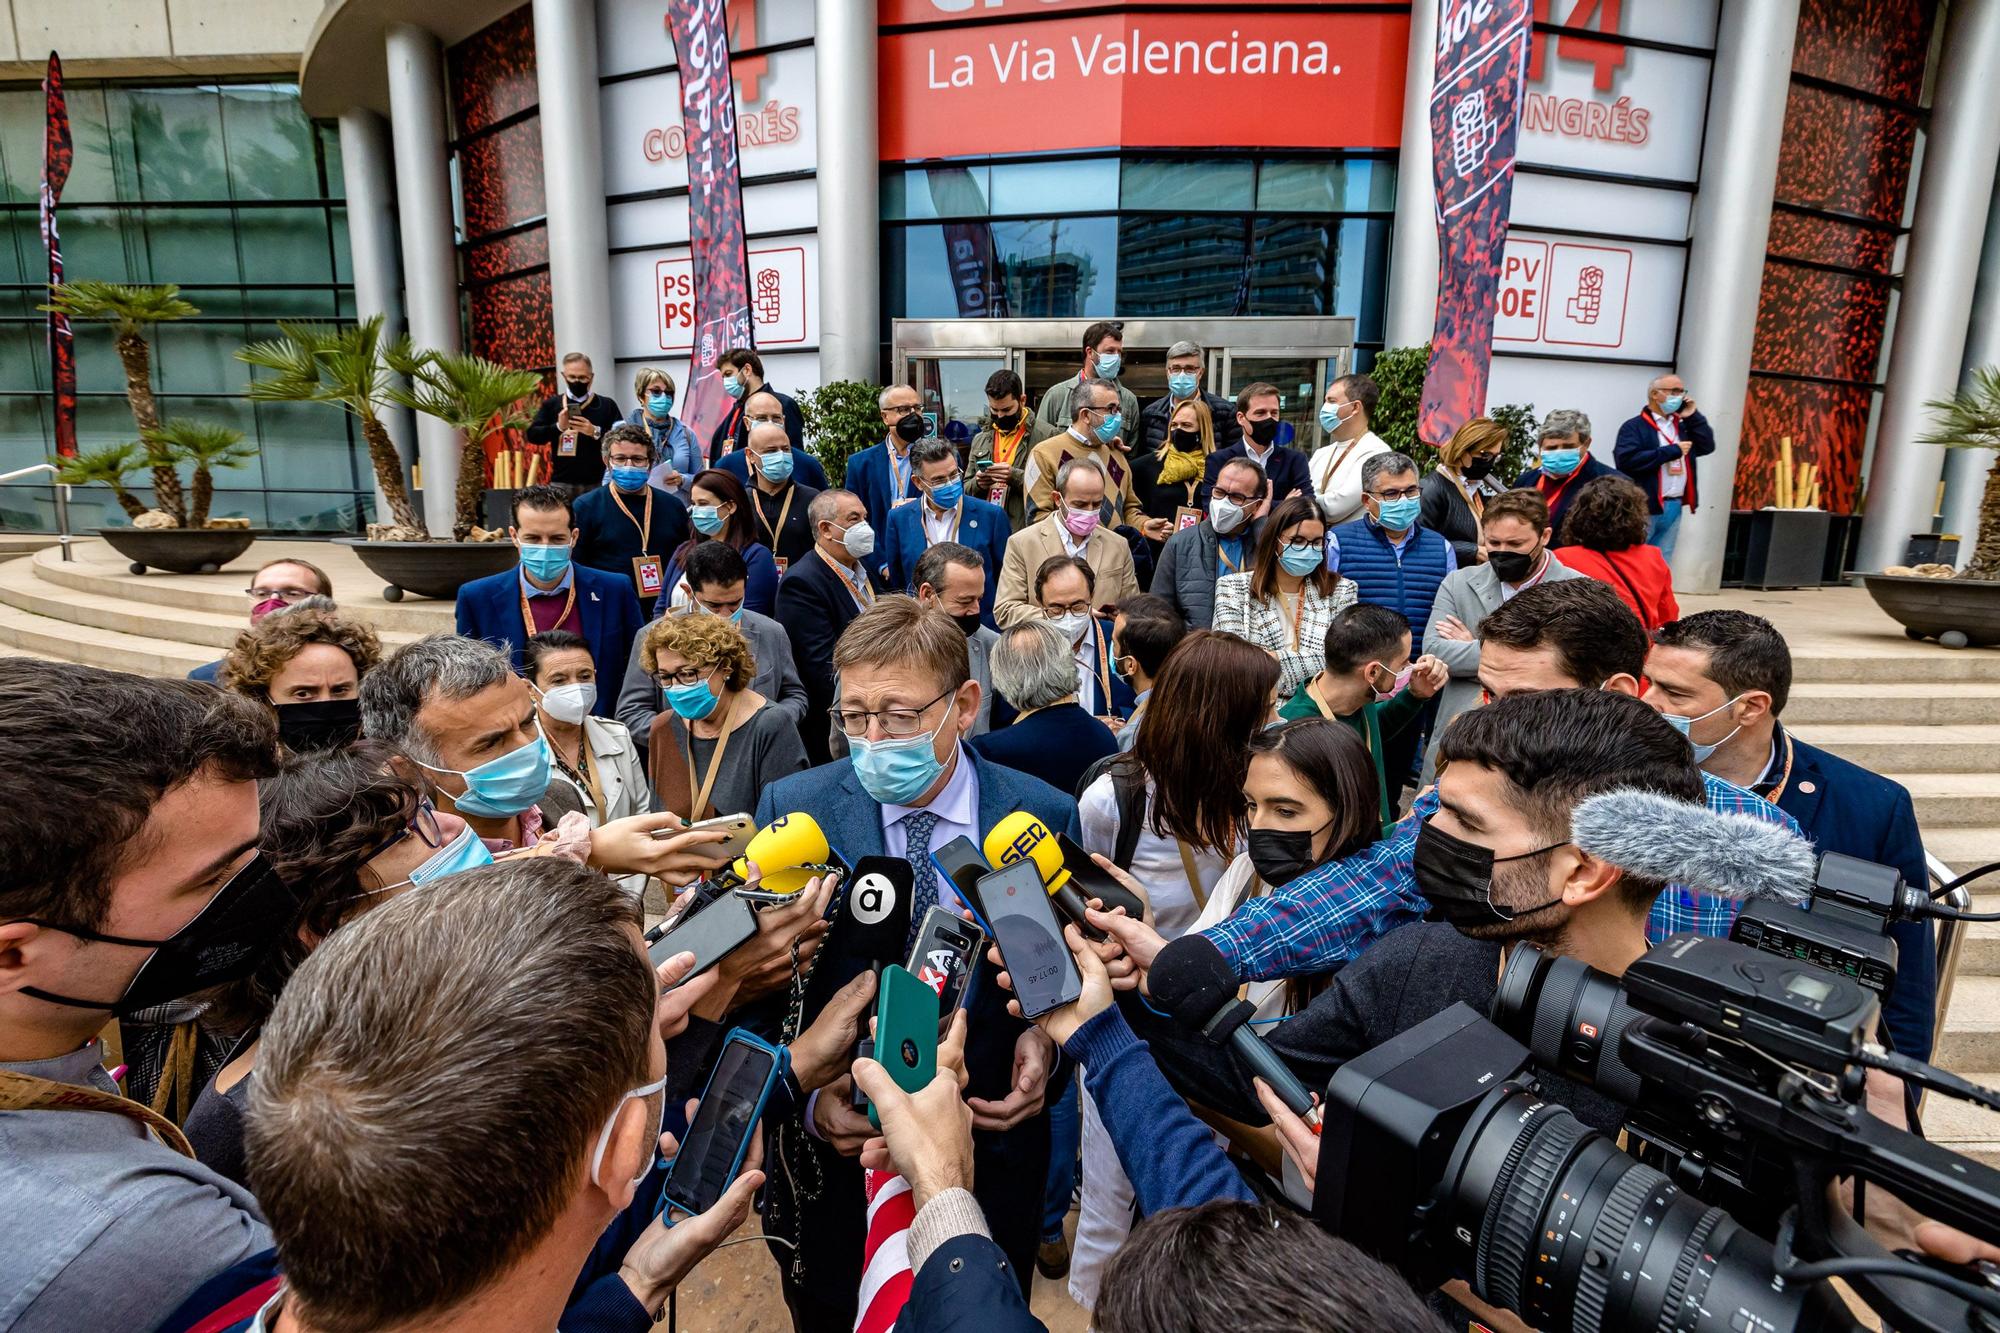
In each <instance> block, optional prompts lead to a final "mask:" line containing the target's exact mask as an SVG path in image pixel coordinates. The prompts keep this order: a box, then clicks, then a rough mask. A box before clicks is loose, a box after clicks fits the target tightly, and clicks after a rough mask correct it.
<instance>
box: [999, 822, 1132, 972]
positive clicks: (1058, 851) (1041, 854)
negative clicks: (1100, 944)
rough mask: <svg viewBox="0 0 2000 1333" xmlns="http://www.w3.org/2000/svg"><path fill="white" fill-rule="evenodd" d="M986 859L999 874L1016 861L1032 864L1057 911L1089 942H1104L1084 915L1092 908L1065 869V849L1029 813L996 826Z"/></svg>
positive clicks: (1043, 825)
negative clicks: (1088, 907) (1087, 909)
mask: <svg viewBox="0 0 2000 1333" xmlns="http://www.w3.org/2000/svg"><path fill="white" fill-rule="evenodd" d="M986 859H987V861H989V862H991V863H992V865H993V868H994V869H996V870H998V869H999V868H1001V867H1002V866H1009V865H1012V864H1013V863H1014V862H1016V861H1033V862H1034V864H1035V870H1036V871H1037V872H1038V873H1039V874H1040V875H1041V877H1042V887H1043V888H1045V889H1047V890H1048V894H1049V898H1050V900H1051V901H1053V902H1054V903H1055V905H1056V907H1057V909H1058V910H1060V911H1061V912H1062V914H1063V915H1064V916H1066V917H1068V918H1069V919H1070V920H1071V921H1074V922H1075V923H1076V926H1077V929H1079V930H1081V931H1082V932H1083V933H1084V935H1085V936H1087V937H1088V938H1090V939H1093V940H1102V939H1104V938H1105V934H1104V932H1103V931H1101V930H1099V929H1097V927H1095V926H1093V925H1091V924H1090V921H1089V919H1088V918H1086V917H1085V916H1084V914H1083V913H1084V909H1085V908H1086V907H1087V906H1089V904H1088V903H1086V902H1085V901H1084V897H1083V894H1082V893H1080V892H1078V891H1077V888H1076V886H1075V885H1074V884H1072V883H1070V878H1071V876H1070V873H1069V870H1068V869H1067V868H1066V867H1065V866H1064V865H1063V856H1062V848H1060V847H1058V846H1057V845H1056V838H1055V834H1053V833H1051V832H1049V826H1048V825H1047V824H1044V823H1043V822H1042V821H1041V820H1039V819H1037V818H1035V816H1033V815H1031V814H1029V813H1028V812H1027V811H1026V810H1016V811H1015V812H1014V813H1013V814H1011V815H1008V816H1007V817H1006V818H1005V819H1003V820H1001V821H1000V822H999V823H997V824H995V825H994V826H993V830H992V832H990V833H988V834H987V835H986Z"/></svg>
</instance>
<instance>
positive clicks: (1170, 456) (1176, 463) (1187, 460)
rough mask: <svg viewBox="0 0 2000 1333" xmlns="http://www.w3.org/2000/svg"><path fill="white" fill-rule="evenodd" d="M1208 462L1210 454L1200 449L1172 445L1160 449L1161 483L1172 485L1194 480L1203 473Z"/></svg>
mask: <svg viewBox="0 0 2000 1333" xmlns="http://www.w3.org/2000/svg"><path fill="white" fill-rule="evenodd" d="M1207 463H1208V456H1207V455H1206V454H1203V453H1201V452H1199V451H1198V450H1181V449H1175V448H1173V447H1172V446H1171V445H1170V446H1168V447H1167V448H1165V449H1162V450H1160V484H1161V485H1162V486H1172V485H1175V484H1176V483H1179V482H1185V481H1193V480H1194V479H1195V478H1196V477H1199V476H1200V475H1201V474H1202V469H1203V468H1204V467H1206V466H1207Z"/></svg>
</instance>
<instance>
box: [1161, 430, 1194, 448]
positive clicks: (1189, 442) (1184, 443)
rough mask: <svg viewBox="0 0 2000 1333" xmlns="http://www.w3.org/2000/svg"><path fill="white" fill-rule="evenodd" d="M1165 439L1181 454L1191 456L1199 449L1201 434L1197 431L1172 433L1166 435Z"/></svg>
mask: <svg viewBox="0 0 2000 1333" xmlns="http://www.w3.org/2000/svg"><path fill="white" fill-rule="evenodd" d="M1167 439H1168V440H1170V441H1171V442H1172V443H1173V446H1174V448H1176V449H1178V450H1180V451H1181V452H1182V453H1189V454H1191V453H1193V452H1194V451H1195V450H1197V449H1199V448H1201V432H1200V431H1198V430H1177V431H1172V432H1170V433H1169V434H1168V435H1167Z"/></svg>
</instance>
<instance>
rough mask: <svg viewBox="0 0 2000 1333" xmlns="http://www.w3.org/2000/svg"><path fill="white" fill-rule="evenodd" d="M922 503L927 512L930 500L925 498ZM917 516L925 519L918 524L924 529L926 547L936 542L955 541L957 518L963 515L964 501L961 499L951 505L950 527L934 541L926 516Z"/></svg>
mask: <svg viewBox="0 0 2000 1333" xmlns="http://www.w3.org/2000/svg"><path fill="white" fill-rule="evenodd" d="M924 505H925V506H926V511H927V512H928V506H929V505H930V501H929V500H928V499H926V500H925V501H924ZM918 517H919V518H924V519H925V521H924V522H923V523H922V524H920V526H922V528H923V530H924V545H925V547H926V549H928V548H929V547H932V546H935V545H937V544H938V542H955V541H957V540H958V524H959V520H960V519H962V518H964V517H965V502H964V501H963V500H961V501H959V502H958V503H957V504H956V505H953V506H952V510H951V528H950V530H948V531H947V532H946V533H945V535H944V536H942V537H939V538H938V539H937V540H936V541H933V540H931V535H930V524H929V520H928V518H926V517H925V515H919V516H918Z"/></svg>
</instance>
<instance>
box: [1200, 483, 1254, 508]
mask: <svg viewBox="0 0 2000 1333" xmlns="http://www.w3.org/2000/svg"><path fill="white" fill-rule="evenodd" d="M1209 494H1210V495H1211V496H1213V497H1214V498H1215V499H1217V500H1227V501H1229V503H1231V504H1233V505H1241V506H1242V507H1243V508H1245V509H1248V508H1249V507H1250V506H1251V505H1254V504H1256V503H1257V497H1256V496H1254V495H1243V494H1240V493H1239V492H1236V491H1225V490H1223V489H1222V488H1221V487H1220V486H1218V487H1216V488H1215V489H1214V490H1212V491H1210V492H1209Z"/></svg>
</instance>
